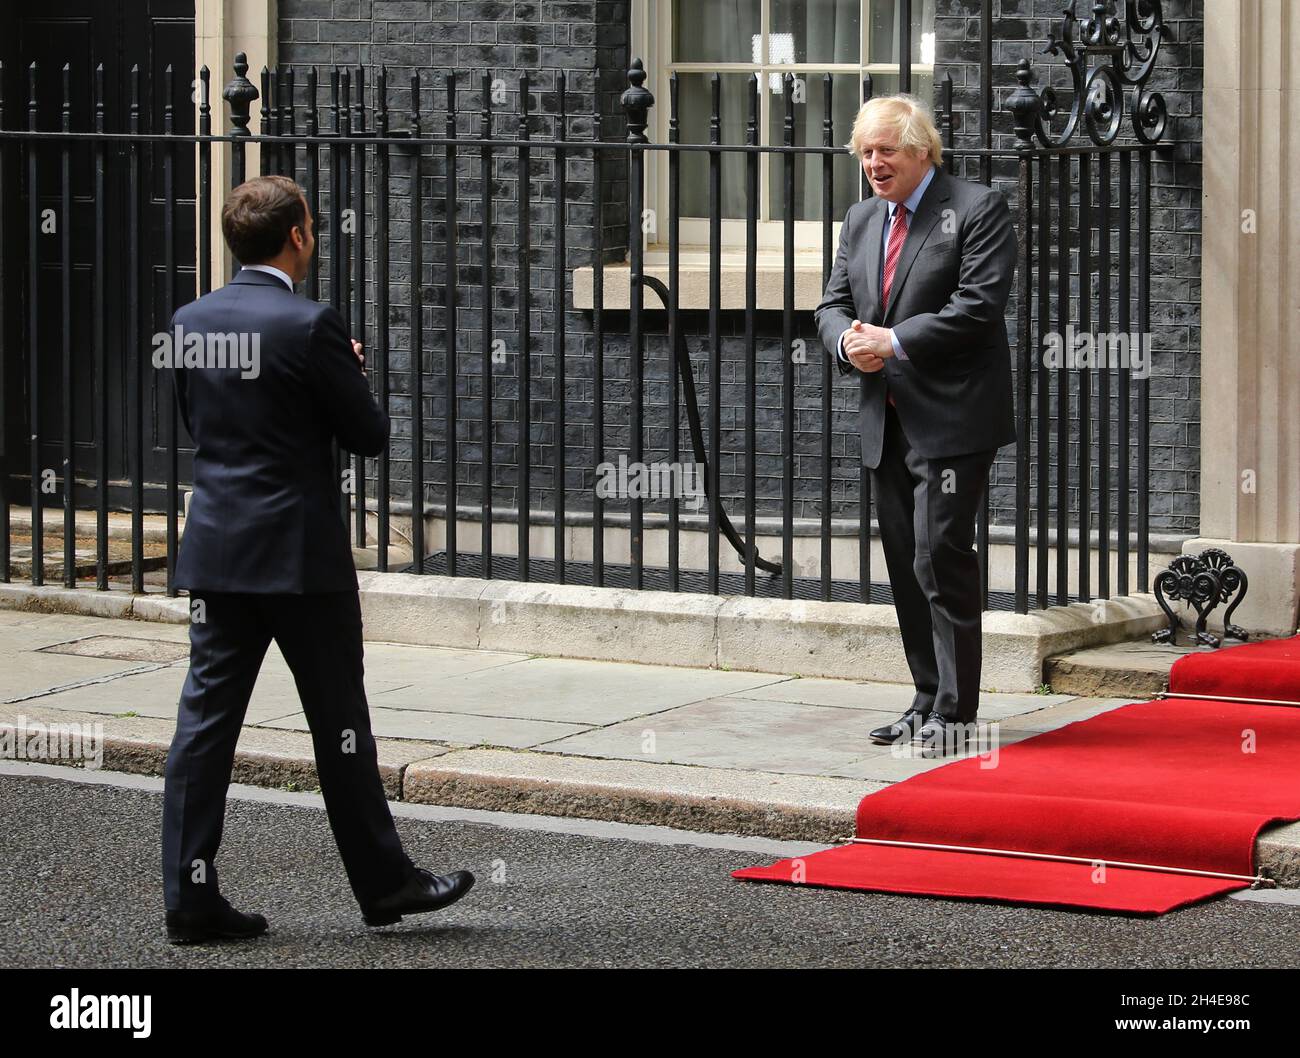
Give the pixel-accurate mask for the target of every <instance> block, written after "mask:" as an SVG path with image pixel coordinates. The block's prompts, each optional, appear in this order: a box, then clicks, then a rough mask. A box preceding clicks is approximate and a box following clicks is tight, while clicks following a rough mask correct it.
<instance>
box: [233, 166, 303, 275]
mask: <svg viewBox="0 0 1300 1058" xmlns="http://www.w3.org/2000/svg"><path fill="white" fill-rule="evenodd" d="M295 227H298V228H301V229H302V231H303V234H304V235H306V233H307V204H306V201H305V200H304V198H303V192H302V188H300V187H299V186H298V185H297V184H295V183H294V182H293V181H292V180H290V179H289V178H288V177H287V176H255V177H253V179H251V180H247V181H245V182H244V183H242V184H240V185H239V186H238V187H237V188H235V189H234V190H233V191H232V192H230V197H229V198H227V199H226V204H225V205H224V206H223V207H222V209H221V234H222V235H224V236H225V237H226V245H227V246H229V247H230V252H231V253H233V254H234V255H235V260H237V261H238V262H239V263H240V264H245V265H250V264H261V263H262V262H263V261H269V260H270V259H271V258H272V257H274V256H275V255H276V254H278V253H279V252H280V250H281V249H282V248H283V247H284V243H285V240H286V239H288V238H289V232H290V231H292V230H293V228H295Z"/></svg>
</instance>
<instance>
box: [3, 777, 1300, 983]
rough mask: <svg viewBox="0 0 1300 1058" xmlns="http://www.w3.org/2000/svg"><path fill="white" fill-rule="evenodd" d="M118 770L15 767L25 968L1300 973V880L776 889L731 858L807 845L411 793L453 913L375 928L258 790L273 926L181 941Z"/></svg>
mask: <svg viewBox="0 0 1300 1058" xmlns="http://www.w3.org/2000/svg"><path fill="white" fill-rule="evenodd" d="M47 770H49V769H47ZM50 771H53V772H54V773H55V774H67V772H66V771H63V770H50ZM72 774H73V775H74V776H76V775H77V773H72ZM99 779H100V780H101V781H100V782H99V783H95V784H87V783H85V782H82V781H67V780H65V779H58V778H50V777H44V776H43V775H41V774H37V773H35V772H34V771H33V769H32V768H31V766H27V765H16V764H5V765H4V766H3V767H2V768H0V853H2V854H0V958H2V959H3V963H4V965H6V966H8V967H81V968H90V967H128V966H129V967H194V966H204V967H215V966H223V967H278V968H283V967H290V966H303V967H453V966H456V967H462V966H463V967H500V966H511V967H556V966H563V967H627V966H642V967H672V966H742V967H743V966H755V967H926V966H951V967H1004V968H1005V967H1108V968H1116V967H1134V968H1174V967H1185V968H1194V967H1216V968H1234V967H1292V968H1294V967H1300V906H1298V905H1297V903H1296V902H1295V901H1296V894H1294V893H1291V894H1282V898H1283V899H1289V900H1291V901H1292V902H1291V903H1281V902H1278V903H1269V902H1262V901H1260V902H1256V901H1246V900H1235V899H1224V900H1219V901H1216V902H1213V903H1209V904H1204V905H1200V906H1197V907H1193V908H1189V909H1186V910H1183V911H1178V912H1174V913H1172V914H1169V915H1166V916H1164V917H1162V918H1157V919H1141V918H1131V917H1120V916H1113V915H1100V914H1086V913H1074V912H1065V911H1052V910H1041V909H1033V908H1024V907H1010V906H1001V905H995V904H984V903H976V902H968V901H951V900H929V899H921V898H916V897H902V896H890V895H881V894H872V893H857V892H838V891H832V890H817V889H809V888H795V887H790V886H775V885H756V884H752V883H742V882H738V881H735V880H733V879H732V878H731V877H729V872H730V871H731V870H732V869H734V868H736V867H740V866H747V865H750V864H753V863H759V862H767V861H768V860H769V859H770V858H774V857H776V856H778V855H782V854H790V853H792V852H795V851H798V848H797V847H795V846H793V845H792V844H789V843H778V842H765V841H764V842H750V843H749V847H748V848H737V847H725V846H728V845H730V846H737V845H741V844H743V843H742V842H740V841H739V840H738V839H736V838H727V837H721V836H720V837H716V838H711V837H709V836H707V835H693V834H683V833H680V832H671V831H664V830H662V829H659V828H644V827H620V826H617V825H611V824H594V823H584V822H581V821H572V820H543V819H536V818H527V817H519V816H493V815H489V814H487V813H467V812H456V811H454V810H448V809H422V808H420V807H419V806H404V805H403V806H395V811H396V812H397V813H398V827H399V829H400V831H401V834H402V839H403V841H404V842H405V843H406V846H407V848H408V850H409V851H410V852H411V854H412V856H413V857H414V858H415V860H416V862H417V863H420V864H421V865H422V866H426V867H429V868H432V869H434V870H435V871H439V872H441V871H445V870H450V869H453V868H457V867H468V868H470V869H471V870H473V871H474V872H475V873H476V874H477V875H478V878H479V884H478V885H477V886H476V888H475V889H474V891H473V892H471V893H470V894H469V896H467V897H466V898H465V899H464V900H463V901H461V902H460V903H459V904H456V905H455V906H453V907H451V908H449V909H447V910H445V911H443V912H439V913H435V914H431V915H422V916H416V917H412V918H408V919H406V920H405V921H404V922H402V923H401V924H400V925H398V926H394V927H389V928H387V929H383V930H370V929H367V928H366V927H365V926H364V924H363V923H362V921H361V917H360V914H359V912H358V911H357V908H356V906H355V904H354V903H353V901H352V897H351V893H350V891H349V890H348V888H347V883H346V881H345V879H344V875H343V870H342V866H341V864H340V863H339V861H338V857H337V853H336V851H335V848H334V843H333V839H332V837H331V835H330V830H329V826H328V823H327V821H326V818H325V813H324V811H323V810H322V809H321V808H320V807H318V804H319V802H318V799H316V798H313V797H311V796H310V795H301V794H287V793H283V794H280V793H274V792H269V791H251V790H243V789H240V788H236V789H235V790H233V791H232V798H231V800H230V802H229V804H228V807H227V816H226V830H225V841H224V844H223V847H222V852H221V857H220V860H219V863H220V866H221V871H222V883H223V891H224V892H225V893H226V895H227V896H228V898H230V900H231V902H232V903H234V905H235V906H236V907H238V908H241V909H243V910H248V911H258V912H261V913H262V914H264V915H266V916H267V918H268V919H269V920H270V923H271V932H270V934H269V935H268V936H266V937H263V938H261V939H259V940H257V941H253V942H243V943H227V944H221V945H213V946H205V947H189V948H177V947H172V946H171V945H169V944H167V943H166V941H165V938H164V935H163V928H162V925H163V923H162V904H161V892H160V877H159V866H158V856H159V853H158V847H159V820H160V814H161V802H162V795H161V781H160V780H155V779H142V778H138V777H134V776H112V775H107V774H102V773H101V774H100V775H99ZM119 783H120V784H122V785H118V784H119ZM407 813H410V814H409V815H408V814H407ZM439 817H441V818H439ZM566 830H568V831H574V830H576V831H580V832H578V833H572V832H570V833H566V832H564V831H566ZM709 846H714V847H709ZM717 846H723V847H717Z"/></svg>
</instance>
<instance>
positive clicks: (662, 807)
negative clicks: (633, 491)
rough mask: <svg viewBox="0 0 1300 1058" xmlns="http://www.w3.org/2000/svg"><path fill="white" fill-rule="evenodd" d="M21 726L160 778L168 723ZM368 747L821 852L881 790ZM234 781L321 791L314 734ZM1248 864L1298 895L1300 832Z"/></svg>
mask: <svg viewBox="0 0 1300 1058" xmlns="http://www.w3.org/2000/svg"><path fill="white" fill-rule="evenodd" d="M29 706H30V707H33V708H29ZM20 716H21V717H23V718H25V720H26V721H27V722H30V723H45V724H48V723H53V722H59V723H96V722H98V723H103V724H104V725H105V734H104V761H103V767H104V768H106V769H108V770H111V771H119V772H130V773H134V774H139V775H162V774H163V768H164V765H165V763H166V760H167V750H168V747H169V745H170V743H171V736H172V729H173V725H172V724H171V722H170V721H167V720H161V719H155V718H149V717H105V716H104V715H102V714H96V713H76V712H70V711H65V710H50V709H45V710H42V709H40V708H39V707H35V703H32V702H27V703H19V704H16V705H5V706H0V732H6V733H7V732H10V731H13V730H14V729H15V727H16V725H17V723H18V719H19V717H20ZM110 727H111V732H110V731H109V728H110ZM376 741H377V744H378V751H379V768H380V774H381V776H382V779H383V783H384V789H385V791H386V793H387V795H388V797H389V799H390V800H394V801H406V802H409V803H413V804H432V805H443V806H447V807H454V808H474V809H480V810H484V811H491V812H521V813H528V814H532V815H546V816H564V817H571V818H580V819H598V820H605V821H611V822H620V823H639V824H646V825H651V826H666V827H672V828H674V829H677V830H695V831H701V832H706V833H732V834H735V833H739V834H743V835H745V836H747V837H766V838H778V839H785V840H795V841H812V842H826V843H827V844H830V843H833V842H834V841H835V840H836V839H837V838H841V837H843V836H844V835H846V834H851V833H852V832H853V826H854V818H855V811H856V809H857V805H858V802H859V801H860V800H861V799H862V797H863V796H864V795H866V794H868V793H872V792H874V791H875V790H879V789H883V788H884V787H885V786H887V785H889V784H887V783H881V782H870V781H865V780H858V779H834V778H827V777H823V776H806V775H784V774H778V773H774V772H756V771H743V770H738V769H724V768H702V767H694V766H689V765H681V764H653V763H649V762H646V761H616V760H601V759H596V758H587V757H568V756H561V755H559V754H553V753H535V752H529V751H527V750H503V749H482V748H465V747H455V746H447V745H442V744H439V743H433V742H417V741H407V740H402V739H378V740H376ZM44 763H55V764H62V763H64V762H63V761H59V760H55V761H44ZM68 766H69V767H80V766H81V765H80V764H71V763H70V764H69V765H68ZM232 779H233V781H234V782H238V783H244V784H247V785H251V786H263V787H270V788H273V789H284V788H288V789H294V790H315V789H317V779H316V765H315V759H314V757H313V754H312V744H311V736H310V735H308V734H307V733H305V732H299V731H280V730H272V729H267V728H255V727H245V728H244V729H243V731H242V733H241V735H240V740H239V747H238V749H237V751H236V754H235V766H234V770H233V773H232ZM1255 862H1256V864H1257V865H1258V866H1259V868H1260V869H1263V870H1267V871H1268V872H1270V873H1271V874H1272V876H1273V877H1274V878H1275V879H1277V881H1278V884H1279V885H1281V886H1284V887H1288V888H1300V822H1297V823H1286V824H1280V825H1279V824H1274V825H1272V826H1269V827H1265V828H1264V830H1263V831H1262V832H1261V834H1260V837H1259V839H1258V841H1257V843H1256V846H1255Z"/></svg>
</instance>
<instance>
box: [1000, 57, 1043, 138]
mask: <svg viewBox="0 0 1300 1058" xmlns="http://www.w3.org/2000/svg"><path fill="white" fill-rule="evenodd" d="M1016 80H1017V81H1018V82H1019V84H1017V85H1016V90H1015V91H1014V92H1012V93H1011V98H1010V99H1008V100H1007V109H1008V110H1010V111H1011V114H1012V116H1013V117H1014V118H1015V133H1016V140H1017V141H1018V142H1017V144H1016V147H1017V148H1018V149H1020V150H1028V149H1029V148H1030V147H1032V146H1033V137H1034V130H1035V129H1036V128H1037V126H1038V116H1039V113H1040V108H1041V106H1042V99H1041V98H1039V95H1038V93H1037V92H1036V91H1034V89H1033V87H1032V86H1033V83H1034V64H1033V63H1032V62H1031V61H1030V60H1029V59H1021V60H1020V65H1019V66H1017V67H1016Z"/></svg>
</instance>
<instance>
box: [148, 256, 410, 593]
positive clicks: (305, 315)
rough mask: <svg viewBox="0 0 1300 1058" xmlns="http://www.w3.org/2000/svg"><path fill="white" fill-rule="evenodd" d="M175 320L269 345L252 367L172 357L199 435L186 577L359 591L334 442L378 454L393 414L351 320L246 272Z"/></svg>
mask: <svg viewBox="0 0 1300 1058" xmlns="http://www.w3.org/2000/svg"><path fill="white" fill-rule="evenodd" d="M177 326H180V327H181V328H183V330H184V332H185V333H194V332H198V333H202V334H205V335H206V334H212V333H220V334H231V333H234V334H237V335H244V336H246V339H247V340H251V336H254V335H255V336H256V337H257V340H258V343H259V344H258V346H257V351H258V354H259V355H258V357H257V358H256V359H257V361H258V363H257V373H256V376H255V377H254V376H253V373H252V372H251V371H242V372H241V370H240V368H239V367H238V366H235V367H233V368H231V367H227V368H221V367H213V366H204V367H201V368H197V367H194V366H190V367H182V366H173V377H174V379H175V380H176V395H177V402H178V404H179V407H180V414H181V417H182V419H183V421H184V423H185V427H186V429H188V430H189V432H190V436H191V437H192V438H193V439H194V492H193V495H192V496H191V497H190V508H189V514H188V516H187V518H186V520H185V535H184V537H183V538H182V540H181V545H180V556H179V559H178V561H177V567H176V582H177V585H178V586H179V587H182V588H187V589H191V590H193V589H205V590H208V591H221V592H255V593H261V594H271V593H290V594H304V593H309V592H328V591H347V590H353V591H355V590H356V588H357V575H356V568H355V566H354V565H353V562H352V549H351V545H350V543H349V539H348V530H347V526H346V524H345V523H344V520H343V519H342V518H341V517H340V516H339V489H340V483H339V481H338V476H337V473H336V470H335V464H334V458H333V454H332V450H331V441H332V439H334V438H337V439H338V442H339V444H340V445H341V446H342V447H343V448H345V449H347V450H349V451H351V452H355V453H357V454H360V455H368V456H373V455H378V454H379V453H380V451H382V449H383V446H384V445H385V444H386V443H387V440H388V426H389V424H388V416H387V415H386V414H385V413H384V411H383V409H381V408H380V407H379V406H378V404H376V402H375V399H374V398H373V397H372V396H371V395H370V387H369V386H368V384H367V382H366V378H365V375H364V374H363V373H362V371H361V369H360V366H359V365H358V364H357V360H356V357H355V356H354V355H353V352H352V345H351V340H350V339H349V337H348V334H347V331H346V330H345V328H344V324H343V318H342V317H341V316H340V315H339V314H338V312H337V311H335V309H334V308H332V307H331V306H329V305H322V304H318V303H317V302H314V301H309V300H307V299H306V298H301V297H298V296H297V295H296V294H294V293H293V292H292V291H291V290H289V288H288V287H287V286H286V285H285V284H284V283H283V282H281V280H280V279H279V278H277V277H276V276H273V275H270V274H268V273H265V272H250V271H241V272H240V273H238V274H237V275H236V276H235V277H234V279H232V280H231V281H230V282H229V283H228V284H227V285H226V286H224V287H222V288H221V289H219V290H215V291H213V292H212V293H211V294H207V295H205V296H204V297H201V298H199V299H198V300H197V301H194V302H191V303H190V304H188V305H185V306H183V307H182V308H180V309H179V310H177V312H176V314H175V316H174V317H173V318H172V332H173V335H175V333H176V327H177ZM178 358H179V352H178ZM244 376H247V377H244Z"/></svg>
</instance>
